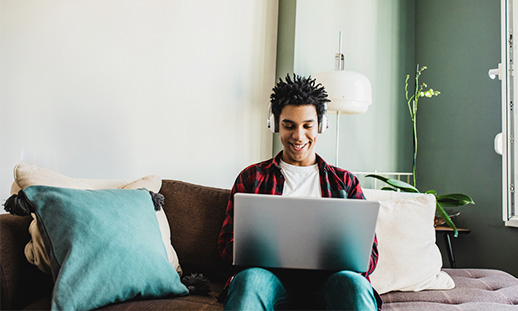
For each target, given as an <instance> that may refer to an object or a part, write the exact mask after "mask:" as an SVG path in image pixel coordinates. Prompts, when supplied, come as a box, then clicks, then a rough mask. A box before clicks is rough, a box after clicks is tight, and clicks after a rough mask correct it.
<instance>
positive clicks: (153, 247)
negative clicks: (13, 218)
mask: <svg viewBox="0 0 518 311" xmlns="http://www.w3.org/2000/svg"><path fill="white" fill-rule="evenodd" d="M21 192H23V194H24V195H25V197H26V198H25V199H26V200H28V201H29V202H30V203H29V209H30V210H31V212H34V213H35V214H36V216H37V218H38V225H39V226H40V227H39V229H40V232H41V233H42V236H43V239H44V243H45V244H46V245H45V246H46V249H47V250H48V252H49V256H50V258H51V271H52V275H53V278H54V281H55V286H54V291H53V294H52V310H90V309H94V308H98V307H101V306H104V305H107V304H110V303H116V302H122V301H125V300H129V299H132V298H140V297H142V298H150V297H163V296H172V295H177V296H183V295H187V294H188V292H189V291H188V289H187V288H186V287H185V286H184V285H183V284H182V283H181V281H180V277H179V276H178V273H177V272H176V271H175V269H174V268H173V266H172V265H171V264H170V263H169V261H168V259H167V253H166V250H165V247H164V244H163V242H162V238H161V234H160V230H159V227H158V222H157V219H156V216H155V210H154V205H153V201H152V199H151V195H150V193H149V191H147V190H145V189H138V190H125V189H112V190H75V189H67V188H56V187H48V186H31V187H27V188H26V189H24V190H23V191H21ZM18 196H19V197H20V194H19V195H18Z"/></svg>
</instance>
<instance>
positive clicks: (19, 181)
mask: <svg viewBox="0 0 518 311" xmlns="http://www.w3.org/2000/svg"><path fill="white" fill-rule="evenodd" d="M33 185H45V186H53V187H61V188H73V189H83V190H87V189H89V190H97V189H115V188H121V189H138V188H146V189H147V190H149V191H153V192H155V193H158V192H159V191H160V188H161V187H162V179H161V178H160V177H159V176H156V175H150V176H145V177H142V178H140V179H137V180H135V181H131V182H128V181H126V180H103V179H79V178H70V177H68V176H65V175H62V174H60V173H57V172H55V171H52V170H49V169H46V168H41V167H38V166H36V165H32V164H28V163H20V164H18V165H17V166H16V167H15V168H14V182H13V184H12V186H11V194H16V193H18V191H20V190H22V189H25V188H26V187H29V186H33ZM32 217H33V221H32V222H31V224H30V226H29V233H30V235H31V240H30V241H29V243H27V245H26V246H25V257H26V258H27V260H28V261H29V262H30V263H32V264H33V265H36V266H37V267H38V268H39V269H40V270H41V271H43V272H45V273H50V259H49V257H48V256H47V252H46V251H45V246H44V244H43V239H42V237H41V234H40V232H39V230H38V226H37V221H36V216H35V215H32ZM156 217H157V220H158V225H159V228H160V233H161V234H162V241H163V243H164V246H165V249H166V251H167V257H168V259H169V262H170V263H171V265H173V267H174V268H175V269H176V271H177V272H178V273H179V274H180V275H181V274H182V268H181V267H180V263H179V260H178V256H177V254H176V251H175V250H174V248H173V246H172V245H171V230H170V228H169V222H168V220H167V217H166V215H165V212H164V211H163V210H162V209H160V210H159V211H157V212H156Z"/></svg>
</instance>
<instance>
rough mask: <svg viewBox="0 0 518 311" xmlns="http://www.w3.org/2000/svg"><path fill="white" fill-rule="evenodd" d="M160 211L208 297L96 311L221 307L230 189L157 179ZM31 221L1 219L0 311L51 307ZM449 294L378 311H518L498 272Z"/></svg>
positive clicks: (460, 277)
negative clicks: (31, 254) (32, 248)
mask: <svg viewBox="0 0 518 311" xmlns="http://www.w3.org/2000/svg"><path fill="white" fill-rule="evenodd" d="M160 192H161V193H162V194H163V195H164V197H165V204H164V206H163V209H164V211H165V212H166V214H167V219H168V221H169V225H170V228H171V241H172V244H173V246H174V248H175V250H176V252H177V254H178V257H179V260H180V264H181V265H182V268H183V270H184V275H189V274H190V273H203V274H204V275H205V276H207V277H208V278H209V279H210V280H211V292H210V293H209V294H208V295H206V296H203V295H188V296H185V297H175V298H161V299H147V300H144V299H138V298H136V299H134V300H131V301H126V302H122V303H118V304H112V305H107V306H104V307H102V308H100V309H101V310H222V309H223V305H222V304H221V303H220V302H218V301H217V296H218V294H219V293H220V291H221V290H222V289H223V285H224V283H225V281H226V279H227V278H228V277H229V276H230V275H232V273H233V272H234V271H233V269H232V267H230V266H228V265H227V264H225V263H223V262H222V261H221V260H220V259H219V256H218V254H217V238H218V234H219V231H220V229H221V224H222V222H223V218H224V216H225V215H224V214H225V208H226V204H227V200H228V195H229V193H230V190H228V189H219V188H212V187H206V186H201V185H195V184H190V183H186V182H182V181H176V180H163V183H162V188H161V191H160ZM31 221H32V217H30V216H27V217H19V216H13V215H7V214H4V215H0V229H1V230H0V293H1V297H0V309H1V310H23V309H26V310H46V309H49V308H50V297H51V291H52V286H53V284H52V279H51V277H50V276H49V275H46V274H44V273H42V272H41V271H39V270H38V268H36V267H35V266H33V265H31V264H29V263H28V262H27V260H26V258H25V256H24V247H25V245H26V244H27V242H28V241H29V239H30V235H29V233H28V231H27V230H28V227H29V224H30V222H31ZM444 271H445V272H446V273H448V274H449V275H450V276H451V277H452V278H453V280H454V281H455V284H456V287H455V289H452V290H446V291H441V290H435V291H421V292H390V293H387V294H384V295H382V298H383V300H384V305H383V309H384V310H418V311H419V310H497V311H498V310H517V309H518V279H517V278H515V277H513V276H511V275H510V274H508V273H505V272H502V271H498V270H481V269H456V270H452V269H444Z"/></svg>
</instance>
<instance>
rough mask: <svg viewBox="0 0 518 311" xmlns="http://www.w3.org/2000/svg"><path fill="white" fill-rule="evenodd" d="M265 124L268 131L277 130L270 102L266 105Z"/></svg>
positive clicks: (275, 131)
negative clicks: (266, 115) (266, 116)
mask: <svg viewBox="0 0 518 311" xmlns="http://www.w3.org/2000/svg"><path fill="white" fill-rule="evenodd" d="M266 126H267V127H268V129H269V130H270V131H272V133H278V132H279V127H278V126H277V124H276V123H275V116H274V115H273V112H272V103H270V105H268V119H267V120H266Z"/></svg>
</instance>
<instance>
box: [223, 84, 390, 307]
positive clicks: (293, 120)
mask: <svg viewBox="0 0 518 311" xmlns="http://www.w3.org/2000/svg"><path fill="white" fill-rule="evenodd" d="M270 98H271V102H270V105H271V106H270V112H271V114H272V115H273V118H270V119H269V127H270V129H272V131H273V132H276V133H279V137H280V140H281V142H282V145H283V150H282V151H281V152H280V153H279V154H277V156H275V157H274V158H272V159H270V160H267V161H264V162H261V163H257V164H254V165H250V166H249V167H247V168H245V169H244V170H243V171H242V172H241V173H240V174H239V176H238V177H237V179H236V182H235V184H234V186H233V188H232V190H231V194H230V198H229V202H228V205H227V211H226V218H225V221H224V222H223V226H222V228H221V233H220V235H219V240H218V251H219V254H220V256H221V257H222V258H223V259H224V260H226V261H228V262H230V263H231V262H232V256H233V254H232V246H233V223H234V221H233V215H234V194H235V193H237V192H246V193H260V194H272V195H284V196H289V195H297V196H313V197H335V198H352V199H364V196H363V193H362V190H361V188H360V185H359V182H358V179H357V178H356V177H355V176H354V175H352V174H351V173H350V172H348V171H346V170H343V169H340V168H338V167H334V166H331V165H328V164H327V163H326V162H325V161H324V160H323V159H322V158H321V157H319V156H318V155H317V154H316V152H315V144H316V141H317V137H318V134H319V133H322V132H323V131H325V128H326V127H327V119H326V103H327V102H328V101H329V99H328V98H327V93H326V91H325V89H324V87H323V86H322V85H320V84H317V83H316V82H315V80H314V79H311V77H308V78H305V77H300V76H297V75H293V78H291V77H290V76H289V75H287V76H286V78H285V81H282V79H280V80H279V82H278V83H277V84H276V86H275V87H274V88H273V93H272V94H271V97H270ZM377 261H378V249H377V240H376V238H375V240H374V243H373V246H372V252H371V260H370V263H369V268H368V271H367V272H366V273H364V274H358V273H355V272H351V271H339V272H336V273H331V272H324V271H302V270H282V269H263V268H248V269H245V270H243V271H241V272H239V273H238V274H236V276H235V277H233V278H232V279H231V280H230V283H229V284H228V292H227V294H226V297H225V300H224V307H225V310H277V309H286V308H289V309H293V308H295V309H306V308H309V309H330V310H377V309H380V308H381V299H380V298H379V295H378V294H377V293H376V292H375V291H374V289H373V288H372V286H371V285H370V282H369V280H368V276H369V275H370V274H371V273H372V272H373V271H374V269H375V267H376V264H377Z"/></svg>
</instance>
